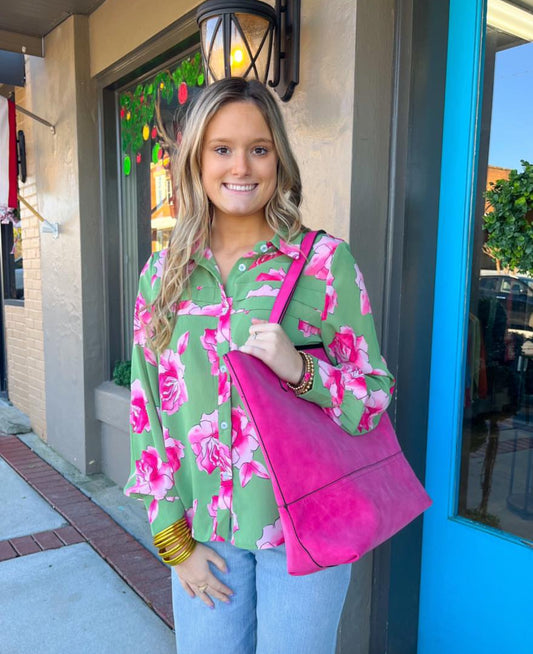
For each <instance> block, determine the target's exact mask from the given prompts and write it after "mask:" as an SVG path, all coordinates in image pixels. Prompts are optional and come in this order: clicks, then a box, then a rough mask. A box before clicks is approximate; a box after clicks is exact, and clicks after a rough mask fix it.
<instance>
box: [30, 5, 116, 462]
mask: <svg viewBox="0 0 533 654" xmlns="http://www.w3.org/2000/svg"><path fill="white" fill-rule="evenodd" d="M88 42H89V39H88V20H87V18H85V17H82V16H73V17H71V18H69V19H68V20H66V21H65V22H63V23H62V24H61V25H60V26H59V27H57V28H56V29H55V30H53V31H52V32H51V33H50V34H49V35H48V36H47V37H46V39H45V51H46V56H45V58H44V59H39V58H36V57H32V58H30V62H29V66H27V70H26V73H27V78H28V85H29V86H30V87H31V89H32V95H31V107H30V108H31V110H32V111H34V112H35V113H36V114H39V115H41V116H43V117H44V118H46V119H47V120H49V121H50V122H51V123H53V124H54V125H55V126H56V134H55V135H52V134H51V133H50V131H49V130H48V129H46V128H42V129H38V130H37V129H34V150H35V182H36V194H37V199H38V206H39V210H40V212H41V213H42V214H43V216H44V217H45V218H47V219H48V220H49V221H50V222H57V223H59V226H60V236H59V238H58V239H53V238H52V235H51V234H42V237H41V254H42V257H41V269H42V282H43V284H42V298H43V324H44V346H45V347H44V351H45V362H46V412H47V418H48V422H49V429H48V442H49V443H50V444H51V445H52V446H53V447H54V448H55V449H56V450H57V451H58V452H60V453H61V454H62V455H63V456H64V457H65V458H67V459H68V460H69V461H71V462H72V463H74V464H75V465H76V466H77V467H78V468H80V469H81V470H82V471H84V472H96V471H97V470H98V469H99V463H100V462H99V448H100V437H99V425H98V422H97V420H96V418H95V416H94V399H93V395H94V394H93V388H94V387H95V386H96V385H97V384H98V383H99V382H100V381H102V379H103V376H104V375H103V360H104V357H103V342H104V337H103V334H102V330H103V322H104V320H103V307H102V302H101V297H102V258H101V220H100V207H99V199H98V198H99V192H98V188H99V185H98V156H97V130H96V120H97V115H96V114H97V112H96V90H95V87H94V85H93V83H92V81H91V80H90V76H89V52H88ZM98 298H100V301H98Z"/></svg>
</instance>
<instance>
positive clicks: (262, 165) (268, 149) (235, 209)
mask: <svg viewBox="0 0 533 654" xmlns="http://www.w3.org/2000/svg"><path fill="white" fill-rule="evenodd" d="M277 162H278V157H277V154H276V151H275V149H274V143H273V140H272V134H271V132H270V129H269V127H268V125H267V124H266V122H265V119H264V118H263V115H262V114H261V112H260V111H259V109H258V108H257V107H256V106H255V104H253V103H252V102H231V103H229V104H226V105H224V106H223V107H221V108H220V109H219V110H218V111H217V113H216V114H215V115H214V116H213V118H212V119H211V120H210V121H209V124H208V125H207V129H206V131H205V135H204V142H203V148H202V184H203V187H204V190H205V192H206V194H207V196H208V198H209V199H210V201H211V203H212V204H213V206H214V208H215V215H214V218H215V220H216V221H220V220H224V219H228V218H229V219H236V218H238V219H248V220H250V221H264V220H265V205H266V204H267V202H268V201H269V200H270V198H271V197H272V195H273V194H274V191H275V189H276V183H277Z"/></svg>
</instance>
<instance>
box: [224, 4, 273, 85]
mask: <svg viewBox="0 0 533 654" xmlns="http://www.w3.org/2000/svg"><path fill="white" fill-rule="evenodd" d="M235 18H236V20H237V21H238V23H239V25H240V28H241V30H242V32H243V33H244V35H245V36H246V40H247V42H248V47H249V51H248V48H246V45H245V43H244V42H243V40H242V36H241V35H240V34H239V33H238V31H237V27H236V25H235V23H232V30H231V52H232V67H231V74H232V75H233V76H245V77H246V78H247V79H258V80H260V81H261V82H266V80H267V75H268V65H269V59H270V57H269V53H270V46H271V34H269V30H270V28H271V24H270V22H269V21H268V20H266V19H265V18H262V17H261V16H256V15H254V14H235ZM250 55H251V57H250Z"/></svg>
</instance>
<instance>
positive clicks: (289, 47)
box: [196, 0, 300, 102]
mask: <svg viewBox="0 0 533 654" xmlns="http://www.w3.org/2000/svg"><path fill="white" fill-rule="evenodd" d="M238 14H245V15H246V14H247V15H253V16H259V17H261V18H263V19H264V20H266V21H267V22H268V28H267V29H266V30H265V33H264V35H263V38H262V39H261V42H260V44H259V46H258V47H257V50H256V52H252V48H251V46H250V43H249V39H248V37H247V35H246V30H245V29H243V27H242V25H241V23H240V21H239V17H238ZM214 17H216V18H217V22H216V24H215V28H214V30H213V34H212V36H211V39H210V41H209V42H208V43H204V40H203V39H202V41H201V48H202V57H203V60H204V67H205V71H206V82H207V83H208V84H209V83H211V82H213V81H216V79H217V78H216V75H215V74H214V72H213V67H212V65H211V61H212V56H213V53H214V51H215V42H216V40H217V37H218V36H219V34H220V30H222V43H223V58H224V77H231V75H232V71H231V31H232V28H235V29H236V30H237V33H238V34H239V36H240V37H241V39H242V42H243V44H244V47H245V48H246V51H247V54H248V57H249V60H250V63H249V65H248V67H247V68H246V69H245V70H244V72H243V74H242V77H245V78H246V77H248V76H250V75H252V76H254V77H255V79H258V80H259V81H260V82H262V83H263V84H266V83H267V78H268V74H269V70H270V65H271V62H272V58H273V68H272V79H271V80H269V81H268V85H269V86H271V87H273V88H274V89H275V91H276V92H277V93H278V95H279V96H280V98H281V100H283V101H284V102H287V101H288V100H290V98H291V97H292V94H293V92H294V88H295V86H296V85H297V84H298V82H299V78H300V74H299V67H300V0H276V4H275V7H271V6H270V5H268V4H266V3H265V2H260V1H258V0H235V1H233V2H232V1H231V0H207V2H204V3H203V4H201V5H200V6H199V7H198V9H197V12H196V21H197V23H198V26H199V27H200V30H201V29H202V23H203V22H204V21H205V20H207V19H209V18H214ZM265 47H266V48H267V54H266V56H267V63H266V68H265V71H266V72H265V78H264V79H260V78H259V72H258V69H257V62H258V59H259V57H260V56H261V55H262V54H263V52H264V48H265Z"/></svg>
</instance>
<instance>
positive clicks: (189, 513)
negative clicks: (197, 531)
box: [185, 499, 198, 537]
mask: <svg viewBox="0 0 533 654" xmlns="http://www.w3.org/2000/svg"><path fill="white" fill-rule="evenodd" d="M197 510H198V500H197V499H195V500H194V501H193V503H192V506H191V507H190V508H188V509H187V510H186V511H185V520H186V521H187V525H188V526H189V529H190V530H191V531H192V532H193V534H192V535H193V537H194V531H193V528H192V523H193V520H194V516H195V515H196V511H197Z"/></svg>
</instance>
